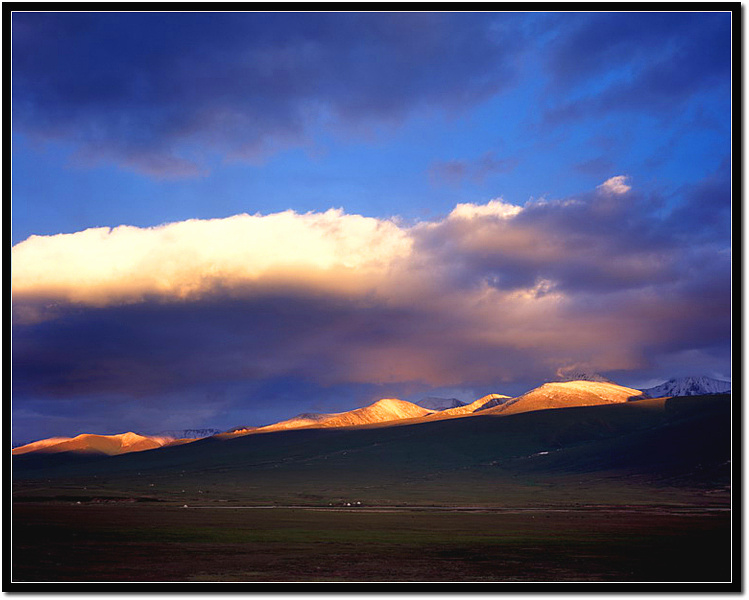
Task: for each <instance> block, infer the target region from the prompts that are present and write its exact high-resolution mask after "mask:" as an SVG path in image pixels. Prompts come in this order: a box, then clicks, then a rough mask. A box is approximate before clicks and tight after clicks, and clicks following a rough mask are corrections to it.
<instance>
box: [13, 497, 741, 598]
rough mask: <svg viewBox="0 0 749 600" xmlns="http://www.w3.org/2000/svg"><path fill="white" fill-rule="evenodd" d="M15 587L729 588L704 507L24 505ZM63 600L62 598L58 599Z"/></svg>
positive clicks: (714, 517) (721, 518) (718, 528)
mask: <svg viewBox="0 0 749 600" xmlns="http://www.w3.org/2000/svg"><path fill="white" fill-rule="evenodd" d="M13 520H14V523H13V545H14V551H13V564H14V579H15V580H16V581H50V580H51V581H190V582H196V581H208V582H210V581H277V582H294V581H455V582H472V581H473V582H509V581H518V582H539V581H543V582H554V581H558V582H563V581H564V582H569V581H578V582H617V581H621V582H638V581H639V582H668V581H683V582H686V581H713V582H714V581H729V580H730V578H731V573H730V564H731V561H730V527H729V525H730V516H729V513H728V512H727V511H723V510H716V509H698V510H684V509H674V508H658V507H648V508H643V507H639V508H625V507H611V508H605V507H598V508H595V509H578V510H559V509H552V510H548V509H534V510H530V511H513V510H501V511H487V510H482V511H452V510H436V509H428V510H416V509H392V508H389V509H387V510H384V511H383V510H375V509H362V508H360V509H355V510H354V509H352V510H340V509H330V508H328V509H310V508H295V509H293V508H258V507H254V508H236V507H227V508H217V507H207V508H197V507H196V508H181V507H177V506H159V505H150V504H143V503H136V504H121V503H111V504H101V505H96V504H80V505H78V504H44V505H41V504H24V505H19V506H16V507H15V509H14V511H13ZM61 590H64V588H61Z"/></svg>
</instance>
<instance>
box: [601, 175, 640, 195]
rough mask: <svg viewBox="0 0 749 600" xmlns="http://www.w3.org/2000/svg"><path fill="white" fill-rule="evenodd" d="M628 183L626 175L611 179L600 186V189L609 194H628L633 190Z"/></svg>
mask: <svg viewBox="0 0 749 600" xmlns="http://www.w3.org/2000/svg"><path fill="white" fill-rule="evenodd" d="M626 182H627V176H626V175H617V176H616V177H611V178H609V179H607V180H606V181H604V182H603V183H602V184H601V185H599V186H598V189H599V190H602V191H604V192H606V193H609V194H626V193H627V192H628V191H629V190H631V189H632V188H631V186H629V185H627V183H626Z"/></svg>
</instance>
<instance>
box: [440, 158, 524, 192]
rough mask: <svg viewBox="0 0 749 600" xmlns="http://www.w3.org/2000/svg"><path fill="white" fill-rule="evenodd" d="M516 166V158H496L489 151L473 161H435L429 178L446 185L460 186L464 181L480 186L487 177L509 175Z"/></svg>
mask: <svg viewBox="0 0 749 600" xmlns="http://www.w3.org/2000/svg"><path fill="white" fill-rule="evenodd" d="M517 164H518V160H517V159H516V158H496V157H495V155H494V153H493V152H491V151H490V152H486V153H485V154H483V155H482V156H480V157H479V158H477V159H475V160H448V161H436V162H434V163H433V164H432V166H431V167H430V168H429V176H430V178H431V179H432V181H433V182H435V183H441V184H447V185H460V184H461V183H463V181H465V180H468V181H472V182H474V183H477V184H482V183H483V182H484V180H485V179H486V178H487V177H488V176H490V175H493V174H498V173H509V172H510V171H512V170H513V169H514V168H515V167H516V166H517Z"/></svg>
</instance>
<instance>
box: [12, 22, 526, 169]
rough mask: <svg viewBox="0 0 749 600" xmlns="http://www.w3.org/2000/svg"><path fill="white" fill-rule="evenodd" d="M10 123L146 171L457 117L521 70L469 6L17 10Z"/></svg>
mask: <svg viewBox="0 0 749 600" xmlns="http://www.w3.org/2000/svg"><path fill="white" fill-rule="evenodd" d="M12 18H13V38H12V44H13V91H12V94H13V126H14V131H15V132H17V133H18V132H21V133H25V134H27V135H29V136H31V137H33V138H35V139H40V140H59V141H63V142H66V143H67V144H69V145H70V146H71V147H73V148H74V149H75V160H76V161H77V162H78V163H84V164H96V163H99V162H104V163H114V164H117V165H118V166H120V167H122V168H125V169H130V170H134V171H137V172H140V173H143V174H146V175H150V176H154V177H161V178H163V177H186V176H196V175H199V174H202V173H204V172H205V170H206V169H207V168H208V165H209V163H210V160H211V157H212V156H214V155H218V156H220V157H222V158H224V159H226V160H240V161H250V162H254V161H258V160H262V159H263V158H264V157H267V156H269V155H271V154H273V153H276V152H278V151H280V150H284V149H286V148H293V147H300V146H307V145H309V144H310V143H313V137H314V131H315V128H316V127H319V126H320V125H321V124H325V126H326V130H327V131H331V130H337V131H338V133H339V134H342V135H349V134H351V133H352V132H353V133H357V132H359V133H360V132H362V131H367V130H369V129H371V128H374V127H382V126H383V125H384V126H388V125H393V124H398V123H400V122H401V121H402V120H403V119H405V118H407V117H408V116H409V115H411V114H414V113H416V112H419V113H423V112H424V111H435V110H436V111H446V112H455V111H461V110H464V109H465V108H466V107H469V106H473V105H475V104H476V103H478V102H480V101H482V100H483V99H486V98H488V97H490V96H491V95H492V94H495V93H496V92H497V91H499V90H501V89H505V88H506V87H507V86H508V85H510V84H511V83H512V82H513V81H514V79H515V78H516V70H515V66H514V64H513V61H514V57H515V56H516V54H517V52H518V51H519V49H520V46H521V37H522V36H520V35H519V34H518V33H517V31H515V32H513V31H512V28H511V27H510V28H508V29H507V30H506V31H505V32H504V33H502V32H501V31H499V30H497V29H496V28H494V27H493V21H494V20H496V19H501V20H504V21H508V22H512V21H513V20H515V19H517V18H518V17H515V16H513V15H505V16H497V17H490V16H487V15H486V14H478V13H477V14H473V13H459V14H448V13H410V14H406V13H367V14H361V13H305V14H283V15H281V14H276V13H18V12H16V13H14V14H13V16H12Z"/></svg>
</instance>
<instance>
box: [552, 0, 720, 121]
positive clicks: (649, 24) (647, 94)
mask: <svg viewBox="0 0 749 600" xmlns="http://www.w3.org/2000/svg"><path fill="white" fill-rule="evenodd" d="M575 21H576V27H573V28H571V32H569V33H566V32H562V33H561V34H560V35H558V36H556V38H555V39H554V41H553V42H552V43H551V45H550V47H549V49H548V54H547V60H546V69H547V72H548V73H549V76H550V86H549V95H550V97H552V98H553V99H554V100H553V106H552V107H551V108H549V110H548V111H547V112H546V115H545V121H546V123H547V125H548V124H555V123H561V122H564V121H568V120H571V119H581V118H591V117H596V118H598V117H600V116H601V115H602V114H607V113H611V112H639V113H645V114H651V115H656V116H659V117H672V116H673V115H674V114H680V112H681V110H679V109H683V108H684V106H686V105H687V103H688V102H689V101H691V100H692V99H693V98H695V97H698V96H699V95H700V94H702V93H703V92H706V91H710V92H714V91H715V89H716V88H720V89H722V90H723V91H724V93H727V92H728V91H729V89H730V87H729V86H730V81H731V72H730V67H731V14H730V13H729V12H711V13H651V14H647V15H643V14H642V13H595V14H589V15H578V16H577V17H576V19H575ZM572 91H574V97H573V96H571V95H570V93H571V92H572Z"/></svg>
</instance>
